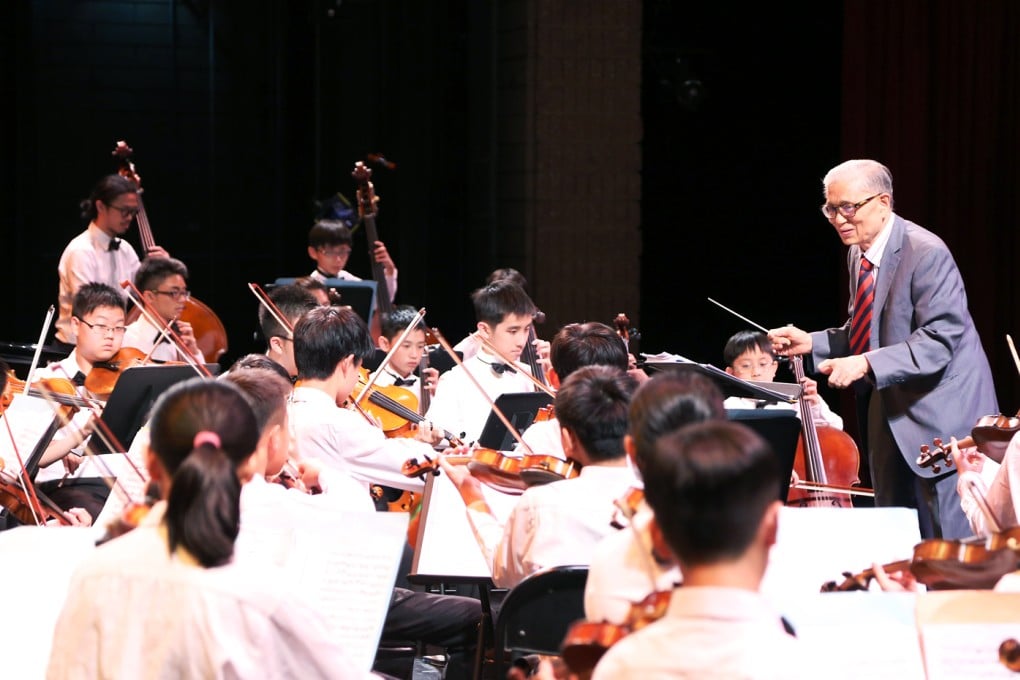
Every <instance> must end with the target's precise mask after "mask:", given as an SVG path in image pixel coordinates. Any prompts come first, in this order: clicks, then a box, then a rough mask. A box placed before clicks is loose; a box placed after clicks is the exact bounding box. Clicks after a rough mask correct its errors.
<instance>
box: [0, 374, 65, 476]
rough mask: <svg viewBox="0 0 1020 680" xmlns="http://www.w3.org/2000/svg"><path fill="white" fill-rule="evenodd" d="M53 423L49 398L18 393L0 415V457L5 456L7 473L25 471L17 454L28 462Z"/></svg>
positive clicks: (3, 457)
mask: <svg viewBox="0 0 1020 680" xmlns="http://www.w3.org/2000/svg"><path fill="white" fill-rule="evenodd" d="M52 422H53V407H52V406H51V405H50V403H49V402H48V401H46V400H45V399H43V398H42V397H33V396H29V395H26V394H22V393H20V392H19V393H16V394H14V396H13V397H12V399H11V403H10V405H9V406H8V407H7V409H6V410H5V411H4V412H3V415H0V459H3V462H4V466H3V467H4V472H5V473H10V474H11V475H12V476H15V475H17V474H18V473H19V472H21V464H20V463H18V455H17V454H18V453H20V454H21V460H23V461H25V462H26V463H27V462H28V457H29V456H30V455H32V451H33V449H35V446H36V444H38V443H39V438H40V437H41V436H42V434H43V432H45V431H46V429H47V428H48V427H49V426H50V424H51V423H52ZM8 427H10V430H9V431H8ZM12 435H13V437H14V440H13V443H12V441H11V436H12ZM15 446H17V452H15Z"/></svg>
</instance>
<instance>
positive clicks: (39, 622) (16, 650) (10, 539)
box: [0, 526, 95, 680]
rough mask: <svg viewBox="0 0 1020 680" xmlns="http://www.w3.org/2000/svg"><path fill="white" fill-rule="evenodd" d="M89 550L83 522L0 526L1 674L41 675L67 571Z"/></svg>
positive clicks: (90, 545)
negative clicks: (0, 578) (0, 581)
mask: <svg viewBox="0 0 1020 680" xmlns="http://www.w3.org/2000/svg"><path fill="white" fill-rule="evenodd" d="M94 549H95V536H94V535H93V534H92V532H91V530H90V529H87V528H85V527H48V526H43V527H35V526H24V527H16V528H14V529H8V530H7V531H0V556H2V559H3V569H4V574H5V578H4V583H5V586H6V587H5V588H4V600H3V607H4V612H6V613H7V621H8V625H5V626H3V629H2V631H0V632H2V634H3V642H0V649H2V650H3V651H4V652H5V654H4V655H3V656H4V665H3V676H4V677H5V678H24V679H27V680H32V679H33V678H39V679H40V680H41V679H42V678H44V677H46V665H47V663H48V662H49V658H50V648H51V646H52V644H53V629H54V628H55V627H56V625H57V618H58V617H59V616H60V610H61V609H63V607H64V600H65V599H66V598H67V588H68V586H69V585H70V583H71V575H72V574H73V573H74V570H75V569H76V568H77V567H78V565H79V564H80V563H81V561H82V560H83V559H85V557H87V556H88V555H89V554H90V553H91V552H92V551H93V550H94Z"/></svg>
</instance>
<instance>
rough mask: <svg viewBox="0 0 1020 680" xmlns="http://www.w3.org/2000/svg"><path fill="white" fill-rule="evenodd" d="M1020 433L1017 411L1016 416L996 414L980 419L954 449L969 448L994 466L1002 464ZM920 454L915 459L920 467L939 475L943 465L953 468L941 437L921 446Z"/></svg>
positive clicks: (951, 459) (1019, 414)
mask: <svg viewBox="0 0 1020 680" xmlns="http://www.w3.org/2000/svg"><path fill="white" fill-rule="evenodd" d="M1017 432H1020V412H1018V413H1017V415H1015V416H1005V415H1002V414H1001V413H1000V414H998V415H989V416H981V417H980V418H978V420H977V423H976V424H975V425H974V428H973V429H972V430H971V431H970V436H967V437H964V438H963V439H960V440H958V441H957V442H956V443H957V446H959V447H960V448H961V449H965V448H968V447H971V446H974V447H977V450H978V451H980V452H981V453H983V454H985V455H986V456H988V457H989V458H991V459H992V460H994V461H995V462H996V463H1001V462H1002V458H1003V456H1004V455H1005V454H1006V447H1007V446H1008V445H1009V440H1011V439H1012V438H1013V435H1015V434H1016V433H1017ZM920 452H921V454H920V455H919V456H918V457H917V464H918V465H919V466H920V467H924V468H926V467H930V468H932V471H933V472H940V471H941V469H942V465H943V464H944V465H945V466H946V467H947V468H951V467H953V456H952V453H951V452H950V447H949V445H948V444H947V443H946V442H944V441H943V439H942V438H941V437H935V438H933V439H932V443H931V446H929V445H927V444H922V445H921V448H920Z"/></svg>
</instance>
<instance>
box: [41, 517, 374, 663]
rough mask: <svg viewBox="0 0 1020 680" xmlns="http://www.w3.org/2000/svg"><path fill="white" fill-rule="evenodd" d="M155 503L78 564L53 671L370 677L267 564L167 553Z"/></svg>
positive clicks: (55, 636)
mask: <svg viewBox="0 0 1020 680" xmlns="http://www.w3.org/2000/svg"><path fill="white" fill-rule="evenodd" d="M164 512H165V504H163V503H157V504H156V506H154V507H153V508H152V510H150V511H149V514H148V515H147V516H146V518H145V520H144V521H143V522H142V524H141V526H139V527H138V528H137V529H134V530H132V531H130V532H128V533H127V534H125V535H123V536H121V537H120V538H116V539H114V540H112V541H110V542H109V543H107V544H105V545H103V546H100V547H99V548H97V549H96V550H95V552H93V553H92V554H91V555H89V556H88V558H86V559H85V561H84V562H82V564H81V565H79V567H78V568H77V569H76V570H75V572H74V575H73V577H72V579H71V585H70V588H69V589H68V597H67V600H66V602H65V603H64V607H63V611H62V612H61V613H60V617H59V619H58V621H57V625H56V630H55V631H54V634H53V649H52V652H51V654H50V661H49V668H48V669H47V674H46V675H47V678H50V679H51V680H55V679H59V678H282V677H290V678H298V677H300V678H327V677H328V678H359V679H360V678H369V677H372V676H371V675H369V674H368V673H365V672H362V671H359V670H357V669H356V668H354V667H353V665H352V664H351V662H350V660H349V659H348V658H347V657H346V656H345V655H344V653H343V651H342V650H341V649H340V648H339V646H338V644H337V643H336V642H335V641H334V640H332V639H330V637H329V636H328V635H327V629H326V627H325V624H324V623H323V621H322V619H321V618H320V617H319V615H318V614H317V613H316V612H315V610H314V609H312V608H311V607H308V606H305V605H303V604H302V603H301V602H300V600H299V599H296V598H295V597H294V596H293V595H292V594H288V593H286V592H285V591H286V582H285V581H284V579H282V578H278V575H277V573H276V572H275V570H273V568H272V567H271V566H270V565H259V568H258V569H254V568H250V567H248V566H247V565H242V564H236V563H231V564H227V565H225V566H222V567H214V568H210V569H206V568H202V567H201V566H196V565H194V564H193V563H191V562H190V561H189V560H187V559H183V558H181V557H178V556H176V555H171V554H170V552H169V550H168V547H167V540H166V532H165V528H164V527H163V526H162V525H161V520H162V517H163V514H164Z"/></svg>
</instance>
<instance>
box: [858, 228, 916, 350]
mask: <svg viewBox="0 0 1020 680" xmlns="http://www.w3.org/2000/svg"><path fill="white" fill-rule="evenodd" d="M889 228H890V229H892V233H890V234H889V242H888V243H886V244H885V251H884V252H883V253H882V262H881V263H880V264H879V267H878V281H877V282H876V283H875V303H874V304H875V312H874V313H873V315H872V317H871V334H872V337H873V338H874V337H879V336H878V332H879V331H880V330H881V324H882V312H883V311H884V310H885V301H886V299H888V297H889V291H890V290H892V282H893V278H894V277H895V276H896V269H897V268H898V267H899V265H900V258H901V257H902V254H903V253H902V251H903V229H904V226H903V220H902V219H901V218H900V217H899V216H898V215H897V216H896V217H894V218H893V223H892V226H891V227H889ZM857 264H858V267H859V266H860V257H858V259H857Z"/></svg>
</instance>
